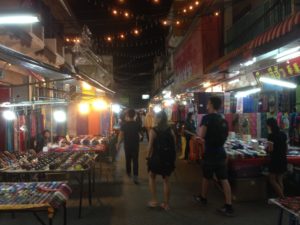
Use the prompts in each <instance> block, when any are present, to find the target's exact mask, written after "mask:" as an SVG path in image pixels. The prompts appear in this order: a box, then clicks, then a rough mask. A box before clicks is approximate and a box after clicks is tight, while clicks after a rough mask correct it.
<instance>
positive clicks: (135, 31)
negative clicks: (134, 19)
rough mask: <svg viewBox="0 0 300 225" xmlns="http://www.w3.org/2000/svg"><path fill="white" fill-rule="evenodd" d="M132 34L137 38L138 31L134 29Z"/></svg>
mask: <svg viewBox="0 0 300 225" xmlns="http://www.w3.org/2000/svg"><path fill="white" fill-rule="evenodd" d="M133 34H134V35H136V36H138V35H139V34H140V31H139V29H137V28H135V29H134V30H133Z"/></svg>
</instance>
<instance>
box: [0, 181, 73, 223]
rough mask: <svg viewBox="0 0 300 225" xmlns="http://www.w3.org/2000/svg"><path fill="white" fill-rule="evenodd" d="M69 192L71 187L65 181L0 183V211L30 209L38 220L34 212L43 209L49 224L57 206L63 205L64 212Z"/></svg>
mask: <svg viewBox="0 0 300 225" xmlns="http://www.w3.org/2000/svg"><path fill="white" fill-rule="evenodd" d="M71 193H72V190H71V188H70V187H69V186H68V185H67V184H66V183H65V182H30V183H24V182H20V183H0V211H2V212H20V211H32V212H33V213H34V214H35V216H36V217H38V219H39V221H41V218H40V217H39V216H38V215H37V214H36V213H37V212H39V211H41V212H42V211H45V212H46V213H47V215H48V219H49V224H52V219H53V216H54V214H55V211H56V210H57V209H58V208H60V207H63V208H64V212H65V210H66V207H65V205H66V202H67V200H68V199H69V196H70V194H71ZM64 224H66V212H65V213H64Z"/></svg>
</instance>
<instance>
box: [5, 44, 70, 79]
mask: <svg viewBox="0 0 300 225" xmlns="http://www.w3.org/2000/svg"><path fill="white" fill-rule="evenodd" d="M0 59H1V60H3V61H5V62H8V63H11V64H13V65H19V66H22V67H24V68H26V69H28V70H31V71H34V72H36V73H39V74H41V75H42V76H44V77H47V78H53V79H57V78H68V77H69V75H70V74H71V73H68V72H65V71H61V70H60V69H58V68H56V67H53V66H51V65H48V64H45V63H42V62H39V61H37V60H35V59H33V58H31V57H28V56H26V55H24V54H22V53H20V52H17V51H15V50H13V49H10V48H7V47H5V46H4V45H0Z"/></svg>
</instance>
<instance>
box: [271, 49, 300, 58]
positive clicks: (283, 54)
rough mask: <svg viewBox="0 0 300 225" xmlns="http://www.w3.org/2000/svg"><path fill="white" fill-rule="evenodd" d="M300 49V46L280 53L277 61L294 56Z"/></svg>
mask: <svg viewBox="0 0 300 225" xmlns="http://www.w3.org/2000/svg"><path fill="white" fill-rule="evenodd" d="M299 49H300V46H298V47H295V48H291V49H288V50H285V51H283V52H280V53H278V54H277V55H276V57H275V59H278V58H281V57H283V56H286V55H289V54H292V53H294V52H297V51H298V50H299Z"/></svg>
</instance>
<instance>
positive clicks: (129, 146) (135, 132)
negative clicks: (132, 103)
mask: <svg viewBox="0 0 300 225" xmlns="http://www.w3.org/2000/svg"><path fill="white" fill-rule="evenodd" d="M134 117H135V111H134V109H129V110H128V112H127V115H126V118H127V119H126V122H125V123H123V124H122V127H121V132H120V134H119V138H118V144H117V150H120V144H121V142H122V141H123V140H124V149H125V159H126V172H127V175H128V176H129V177H131V167H132V164H133V176H134V177H133V181H134V183H135V184H139V181H138V169H139V165H138V160H139V132H140V126H139V124H138V123H137V122H136V121H135V118H134Z"/></svg>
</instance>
